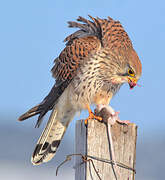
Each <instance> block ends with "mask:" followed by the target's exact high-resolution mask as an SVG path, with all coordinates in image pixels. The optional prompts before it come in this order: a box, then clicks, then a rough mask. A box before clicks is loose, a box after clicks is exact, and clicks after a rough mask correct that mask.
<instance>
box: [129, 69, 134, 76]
mask: <svg viewBox="0 0 165 180" xmlns="http://www.w3.org/2000/svg"><path fill="white" fill-rule="evenodd" d="M128 74H129V76H132V77H133V76H135V73H134V71H133V70H132V69H128Z"/></svg>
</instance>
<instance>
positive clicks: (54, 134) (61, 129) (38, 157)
mask: <svg viewBox="0 0 165 180" xmlns="http://www.w3.org/2000/svg"><path fill="white" fill-rule="evenodd" d="M74 114H75V112H74V111H73V110H70V111H67V114H64V116H63V117H62V118H61V119H60V118H59V117H60V116H59V115H58V110H57V109H55V108H54V109H53V110H52V113H51V116H50V118H49V121H48V123H47V125H46V127H45V129H44V131H43V133H42V134H41V137H40V138H39V140H38V142H37V145H36V148H35V150H34V152H33V155H32V158H31V162H32V164H34V165H40V164H41V163H43V162H47V161H49V160H51V159H52V158H53V156H54V155H55V153H56V151H57V148H58V146H59V144H60V142H61V140H62V138H63V136H64V133H65V131H66V129H67V127H68V124H69V122H70V121H71V120H72V118H73V116H74Z"/></svg>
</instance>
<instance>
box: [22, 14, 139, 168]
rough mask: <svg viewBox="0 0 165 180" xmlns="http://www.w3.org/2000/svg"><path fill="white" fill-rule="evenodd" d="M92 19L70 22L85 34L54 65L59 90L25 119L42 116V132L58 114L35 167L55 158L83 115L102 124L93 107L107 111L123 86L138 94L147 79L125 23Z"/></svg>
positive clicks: (75, 36) (55, 88) (70, 38)
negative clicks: (69, 130) (138, 87)
mask: <svg viewBox="0 0 165 180" xmlns="http://www.w3.org/2000/svg"><path fill="white" fill-rule="evenodd" d="M89 17H90V19H91V20H87V19H85V18H83V17H79V18H78V19H77V21H79V22H81V23H78V22H72V21H70V22H68V24H69V27H74V28H79V30H78V31H76V32H75V33H73V34H71V35H69V36H68V37H67V38H66V39H65V40H64V41H65V42H66V47H65V48H64V50H63V51H62V52H61V53H60V55H59V57H57V58H56V59H55V60H54V63H55V65H54V66H53V68H52V70H51V71H52V74H53V77H54V78H55V79H56V81H55V85H54V86H53V88H52V89H51V91H50V93H49V94H48V95H47V96H46V97H45V98H44V100H43V101H42V102H41V103H40V104H39V105H37V106H35V107H33V108H32V109H30V110H29V111H27V112H26V113H25V114H23V115H22V116H20V117H19V121H23V120H25V119H27V118H30V117H31V116H34V115H37V114H39V117H38V121H37V123H36V127H39V126H40V124H41V122H42V118H43V116H44V115H45V114H46V113H47V112H48V111H49V110H52V112H51V115H50V118H49V121H48V123H47V125H46V127H45V129H44V131H43V133H42V135H41V137H40V138H39V140H38V142H37V145H36V148H35V150H34V152H33V155H32V159H31V161H32V163H33V164H35V165H39V164H41V163H43V162H47V161H49V160H51V159H52V158H53V156H54V155H55V153H56V151H57V148H58V146H59V144H60V142H61V139H62V137H63V135H64V133H65V131H66V128H67V127H68V125H69V123H70V121H71V120H72V119H73V117H74V115H75V113H76V112H77V111H81V110H83V109H88V111H89V117H88V118H87V119H90V118H96V119H100V120H101V118H100V117H97V116H95V115H94V114H93V113H92V111H91V109H90V105H91V104H95V105H96V106H98V107H101V106H103V107H104V106H107V105H108V104H109V103H110V100H111V98H112V97H113V96H114V95H115V94H116V93H117V92H118V90H119V89H120V87H121V85H122V84H123V83H128V84H129V86H130V88H133V87H134V86H136V84H137V81H138V79H139V78H140V76H141V71H142V67H141V62H140V60H139V58H138V55H137V53H136V52H135V50H134V48H133V46H132V43H131V40H130V38H129V36H128V34H127V33H126V32H125V30H124V28H123V27H122V25H121V24H120V22H119V21H115V20H113V19H112V18H110V17H108V18H107V19H100V18H93V17H91V16H89ZM112 115H113V113H112Z"/></svg>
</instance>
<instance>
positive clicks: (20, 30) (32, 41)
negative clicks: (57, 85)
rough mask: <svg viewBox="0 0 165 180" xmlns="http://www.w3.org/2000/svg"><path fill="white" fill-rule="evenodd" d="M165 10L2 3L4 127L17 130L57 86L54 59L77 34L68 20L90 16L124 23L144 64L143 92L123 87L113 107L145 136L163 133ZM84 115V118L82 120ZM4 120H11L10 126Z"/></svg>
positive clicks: (151, 5)
mask: <svg viewBox="0 0 165 180" xmlns="http://www.w3.org/2000/svg"><path fill="white" fill-rule="evenodd" d="M164 6H165V3H164V2H163V1H160V0H159V1H142V0H141V1H131V0H125V1H119V0H116V1H106V0H102V1H101V2H100V1H87V0H84V1H79V2H78V1H64V0H61V1H57V2H55V1H51V0H50V1H32V0H29V1H21V0H16V1H3V2H1V3H0V22H1V28H0V39H1V42H0V49H1V53H0V69H1V70H0V76H1V93H0V99H1V101H0V114H1V116H2V117H4V119H5V122H3V118H2V119H1V123H9V124H10V123H12V125H14V124H15V123H16V124H17V125H18V123H17V121H16V118H17V117H18V116H19V115H20V114H21V113H23V112H25V111H26V110H27V109H29V108H30V107H32V106H33V105H35V104H38V103H39V102H40V101H41V100H42V99H43V98H44V97H45V96H46V95H47V93H48V92H49V90H50V88H51V87H52V86H53V83H54V79H53V78H52V77H51V73H50V69H51V68H52V66H53V60H54V58H56V57H57V56H58V55H59V53H60V51H61V50H62V49H63V48H64V46H65V44H64V43H63V40H64V38H65V37H66V36H67V35H68V34H70V33H71V32H73V31H74V30H73V29H69V28H68V27H67V21H69V20H75V19H76V18H77V17H78V16H79V15H81V16H84V17H86V18H87V15H88V14H90V15H92V16H99V17H102V18H106V17H107V16H111V17H112V18H114V19H116V20H120V21H121V23H122V24H123V26H124V28H125V30H126V31H127V32H128V34H129V36H130V38H131V40H132V42H133V45H134V48H135V50H136V51H137V53H138V55H139V57H140V59H141V61H142V65H143V74H142V78H141V80H140V81H139V84H141V85H142V87H136V88H135V89H134V90H131V91H130V90H129V87H128V85H124V86H123V87H122V88H121V90H120V92H119V94H117V95H116V96H115V97H114V98H113V99H112V101H111V105H112V106H113V107H114V108H115V109H116V110H120V112H121V113H120V118H121V119H129V120H131V121H133V122H135V123H136V124H137V125H138V126H139V133H140V134H141V135H143V133H144V134H145V135H147V136H151V135H153V134H155V133H156V134H161V133H163V132H164V126H165V121H164V120H163V118H164V115H163V112H164V88H165V85H164V77H165V76H164V66H165V61H164V50H165V49H164V42H165V35H164V32H165V21H164V19H163V17H164V15H165V13H164V9H163V7H164ZM86 116H87V113H83V115H82V116H81V118H84V117H86ZM5 117H12V118H13V119H12V122H11V121H10V120H9V121H7V122H6V118H5ZM10 119H11V118H10ZM33 124H34V122H33V121H29V122H28V123H27V122H26V123H25V125H27V126H29V125H33Z"/></svg>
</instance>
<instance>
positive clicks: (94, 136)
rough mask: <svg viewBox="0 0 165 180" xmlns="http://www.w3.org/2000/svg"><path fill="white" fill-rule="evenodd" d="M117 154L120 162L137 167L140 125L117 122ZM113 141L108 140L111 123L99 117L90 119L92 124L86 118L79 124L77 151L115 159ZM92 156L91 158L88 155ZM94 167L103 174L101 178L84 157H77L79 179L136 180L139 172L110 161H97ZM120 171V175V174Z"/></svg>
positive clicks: (76, 177)
mask: <svg viewBox="0 0 165 180" xmlns="http://www.w3.org/2000/svg"><path fill="white" fill-rule="evenodd" d="M111 133H112V139H113V146H114V153H115V158H116V161H117V162H120V163H123V164H125V165H127V166H129V167H132V168H134V167H135V159H136V137H137V126H136V125H135V124H133V123H130V124H129V125H122V124H118V123H115V124H114V125H113V126H112V127H111ZM110 144H111V143H110V142H109V139H108V133H107V126H106V125H105V124H104V123H100V122H98V121H97V120H90V121H88V127H87V128H86V127H85V125H84V121H81V120H79V121H77V123H76V144H75V146H76V153H81V154H83V155H88V156H93V157H96V158H102V159H107V160H111V152H110ZM88 159H90V158H88ZM92 161H93V163H94V166H95V168H96V170H97V172H98V174H99V176H100V178H99V177H98V175H97V173H96V171H95V170H94V168H93V166H92V164H91V163H89V162H86V163H83V161H82V158H81V157H80V156H76V162H75V180H99V179H101V180H134V179H135V173H134V172H133V171H132V170H128V169H125V168H122V167H117V169H118V172H116V171H115V173H116V177H115V173H114V166H112V164H109V163H105V162H101V161H98V160H93V159H92ZM119 174H120V175H119Z"/></svg>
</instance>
